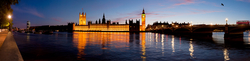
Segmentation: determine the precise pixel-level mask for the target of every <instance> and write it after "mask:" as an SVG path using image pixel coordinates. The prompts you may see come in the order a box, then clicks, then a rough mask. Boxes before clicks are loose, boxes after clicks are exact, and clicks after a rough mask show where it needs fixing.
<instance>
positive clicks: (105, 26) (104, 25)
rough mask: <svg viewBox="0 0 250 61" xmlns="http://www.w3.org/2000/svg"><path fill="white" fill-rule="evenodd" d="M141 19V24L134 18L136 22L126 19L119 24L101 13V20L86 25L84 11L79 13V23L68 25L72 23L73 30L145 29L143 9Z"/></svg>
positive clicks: (134, 30)
mask: <svg viewBox="0 0 250 61" xmlns="http://www.w3.org/2000/svg"><path fill="white" fill-rule="evenodd" d="M141 19H142V25H140V20H136V23H133V20H129V24H128V23H127V20H126V21H125V24H119V23H118V22H117V23H114V22H113V23H111V20H107V21H106V18H105V14H103V18H102V20H101V19H99V21H97V20H96V21H95V23H92V21H89V22H88V25H86V13H85V14H84V13H82V15H81V14H80V15H79V25H75V24H74V23H72V24H70V25H72V30H74V31H133V32H136V31H145V28H146V26H145V21H146V14H145V11H144V9H143V11H142V15H141ZM101 21H102V22H101ZM97 22H98V23H97Z"/></svg>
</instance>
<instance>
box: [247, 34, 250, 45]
mask: <svg viewBox="0 0 250 61" xmlns="http://www.w3.org/2000/svg"><path fill="white" fill-rule="evenodd" d="M249 36H250V34H248V43H247V44H250V37H249Z"/></svg>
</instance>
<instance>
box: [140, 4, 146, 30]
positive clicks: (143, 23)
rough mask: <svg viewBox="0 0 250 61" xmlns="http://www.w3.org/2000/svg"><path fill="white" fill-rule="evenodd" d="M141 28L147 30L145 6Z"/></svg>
mask: <svg viewBox="0 0 250 61" xmlns="http://www.w3.org/2000/svg"><path fill="white" fill-rule="evenodd" d="M141 21H142V22H141V23H142V24H141V26H140V27H141V29H140V31H145V28H146V25H145V23H146V14H145V11H144V8H143V10H142V14H141Z"/></svg>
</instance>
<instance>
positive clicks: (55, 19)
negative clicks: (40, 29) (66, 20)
mask: <svg viewBox="0 0 250 61" xmlns="http://www.w3.org/2000/svg"><path fill="white" fill-rule="evenodd" d="M51 19H52V20H54V21H57V22H62V18H51Z"/></svg>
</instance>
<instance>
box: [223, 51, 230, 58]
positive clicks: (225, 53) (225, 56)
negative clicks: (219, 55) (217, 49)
mask: <svg viewBox="0 0 250 61" xmlns="http://www.w3.org/2000/svg"><path fill="white" fill-rule="evenodd" d="M223 54H224V61H227V60H230V58H229V53H228V51H227V49H226V48H225V49H224V50H223Z"/></svg>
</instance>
